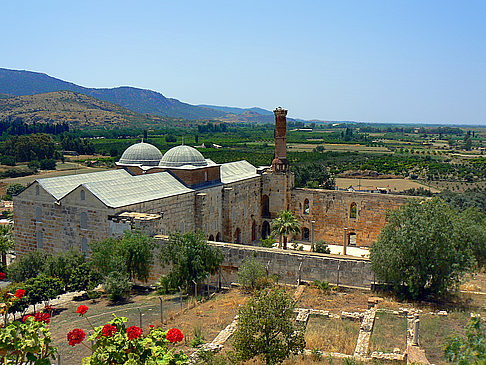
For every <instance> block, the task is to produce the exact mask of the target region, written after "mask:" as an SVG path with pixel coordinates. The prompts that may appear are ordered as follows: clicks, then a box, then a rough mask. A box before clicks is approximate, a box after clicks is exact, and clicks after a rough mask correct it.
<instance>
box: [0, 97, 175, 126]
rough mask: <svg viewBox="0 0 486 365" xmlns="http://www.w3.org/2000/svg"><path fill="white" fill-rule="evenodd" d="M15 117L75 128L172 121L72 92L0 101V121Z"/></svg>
mask: <svg viewBox="0 0 486 365" xmlns="http://www.w3.org/2000/svg"><path fill="white" fill-rule="evenodd" d="M17 118H21V119H22V120H23V121H24V122H26V123H32V122H49V123H60V122H68V123H69V125H70V126H72V127H74V128H77V127H96V128H113V127H129V126H131V127H134V126H155V125H160V124H161V123H163V122H165V121H168V120H172V119H170V118H162V117H156V116H150V115H143V114H139V113H135V112H133V111H131V110H128V109H126V108H123V107H121V106H119V105H116V104H113V103H109V102H106V101H103V100H99V99H96V98H94V97H91V96H87V95H84V94H80V93H75V92H71V91H56V92H49V93H42V94H36V95H26V96H17V97H10V98H3V99H2V98H0V120H5V119H9V120H15V119H17Z"/></svg>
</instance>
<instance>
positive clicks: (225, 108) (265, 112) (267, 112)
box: [198, 104, 273, 116]
mask: <svg viewBox="0 0 486 365" xmlns="http://www.w3.org/2000/svg"><path fill="white" fill-rule="evenodd" d="M198 106H201V107H203V108H210V109H216V110H220V111H222V112H225V113H228V114H237V115H241V114H243V113H245V112H252V113H257V114H261V115H272V116H273V112H272V111H270V110H266V109H263V108H258V107H253V108H237V107H231V106H218V105H206V104H200V105H198Z"/></svg>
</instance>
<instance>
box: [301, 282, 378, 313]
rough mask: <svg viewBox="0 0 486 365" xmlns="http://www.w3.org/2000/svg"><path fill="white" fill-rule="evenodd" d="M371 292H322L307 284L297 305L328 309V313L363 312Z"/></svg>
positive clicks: (351, 290) (348, 290) (344, 290)
mask: <svg viewBox="0 0 486 365" xmlns="http://www.w3.org/2000/svg"><path fill="white" fill-rule="evenodd" d="M371 296H373V295H372V293H371V292H366V291H361V290H354V289H344V288H341V289H340V290H339V291H337V292H332V291H328V292H324V291H322V290H320V289H318V288H316V287H313V286H308V287H306V288H305V289H304V293H303V294H302V296H301V297H300V299H299V300H298V301H297V307H301V308H312V309H322V310H328V311H329V312H330V313H335V314H341V312H342V311H345V312H364V311H365V310H366V309H367V308H368V298H369V297H371Z"/></svg>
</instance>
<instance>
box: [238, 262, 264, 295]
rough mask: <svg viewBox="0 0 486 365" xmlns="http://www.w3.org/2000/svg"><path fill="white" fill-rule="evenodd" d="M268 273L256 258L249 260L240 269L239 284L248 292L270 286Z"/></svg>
mask: <svg viewBox="0 0 486 365" xmlns="http://www.w3.org/2000/svg"><path fill="white" fill-rule="evenodd" d="M266 277H267V272H266V270H265V267H264V266H263V264H262V263H261V262H260V261H258V260H257V259H255V258H254V257H249V258H247V259H246V260H245V261H244V262H243V265H241V267H240V268H239V269H238V282H239V283H240V284H241V285H242V286H243V287H244V288H245V289H248V290H255V289H262V288H263V287H265V286H268V280H265V279H266Z"/></svg>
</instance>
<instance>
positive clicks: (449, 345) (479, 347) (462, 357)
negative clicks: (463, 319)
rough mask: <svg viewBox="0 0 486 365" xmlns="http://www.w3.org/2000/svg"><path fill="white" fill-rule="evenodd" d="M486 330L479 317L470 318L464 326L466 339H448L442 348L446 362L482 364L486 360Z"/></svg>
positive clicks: (457, 337) (461, 337) (459, 337)
mask: <svg viewBox="0 0 486 365" xmlns="http://www.w3.org/2000/svg"><path fill="white" fill-rule="evenodd" d="M485 343H486V329H485V327H484V324H482V323H481V318H480V317H475V318H472V319H471V320H470V321H469V323H468V324H467V326H466V337H463V336H456V337H452V338H448V339H447V342H446V344H445V347H444V355H445V357H446V359H447V361H450V362H455V363H456V364H460V365H462V364H483V363H484V361H485V360H486V346H485Z"/></svg>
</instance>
